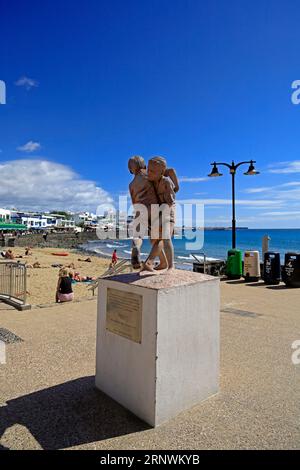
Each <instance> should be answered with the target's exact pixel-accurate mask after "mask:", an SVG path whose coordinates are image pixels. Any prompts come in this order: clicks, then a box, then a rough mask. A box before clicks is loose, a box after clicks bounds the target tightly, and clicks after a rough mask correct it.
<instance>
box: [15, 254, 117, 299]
mask: <svg viewBox="0 0 300 470" xmlns="http://www.w3.org/2000/svg"><path fill="white" fill-rule="evenodd" d="M60 252H64V253H66V252H67V253H69V255H68V256H66V257H62V256H54V255H53V254H52V253H60ZM13 253H14V255H24V248H21V247H16V248H14V249H13ZM88 257H89V258H90V259H91V260H92V261H91V263H87V262H84V261H78V259H79V258H80V259H86V258H88ZM37 261H38V262H39V263H40V265H41V267H40V268H28V270H27V273H28V277H27V291H28V294H27V295H28V297H27V303H29V304H31V305H32V306H35V305H48V304H54V303H55V291H56V284H57V279H58V272H59V269H60V268H59V267H53V266H52V265H55V264H62V265H63V266H69V265H71V264H72V263H73V264H74V266H75V269H70V271H78V272H79V273H80V275H81V276H90V277H99V276H100V275H101V274H102V273H104V271H106V269H107V268H108V266H109V263H110V260H109V259H108V258H107V259H106V258H99V257H98V256H91V255H89V254H86V253H83V252H79V251H76V250H73V251H70V250H64V249H62V248H59V249H55V248H33V249H32V255H30V256H28V257H26V258H22V259H20V262H22V263H23V262H24V263H25V262H26V263H28V264H31V265H33V264H34V263H35V262H37ZM89 286H90V284H89V283H85V282H77V283H75V284H73V291H74V298H75V300H82V299H87V298H92V295H93V294H92V291H91V290H89Z"/></svg>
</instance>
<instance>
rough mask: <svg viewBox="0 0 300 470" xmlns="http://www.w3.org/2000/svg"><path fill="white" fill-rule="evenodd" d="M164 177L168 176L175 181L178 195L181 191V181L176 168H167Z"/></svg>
mask: <svg viewBox="0 0 300 470" xmlns="http://www.w3.org/2000/svg"><path fill="white" fill-rule="evenodd" d="M164 176H168V177H169V178H170V179H171V180H172V181H173V184H174V191H175V193H177V192H178V191H179V181H178V177H177V174H176V171H175V170H174V168H167V169H166V171H165V175H164Z"/></svg>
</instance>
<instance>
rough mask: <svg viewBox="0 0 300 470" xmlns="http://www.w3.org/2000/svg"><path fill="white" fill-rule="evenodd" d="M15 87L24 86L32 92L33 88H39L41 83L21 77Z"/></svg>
mask: <svg viewBox="0 0 300 470" xmlns="http://www.w3.org/2000/svg"><path fill="white" fill-rule="evenodd" d="M15 85H17V86H23V87H24V88H26V90H30V89H31V88H34V87H38V86H39V82H38V81H36V80H34V79H33V78H29V77H21V78H19V80H17V81H16V82H15Z"/></svg>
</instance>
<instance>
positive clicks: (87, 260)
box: [77, 258, 92, 263]
mask: <svg viewBox="0 0 300 470" xmlns="http://www.w3.org/2000/svg"><path fill="white" fill-rule="evenodd" d="M77 261H84V262H85V263H91V262H92V260H91V258H86V259H81V258H78V260H77Z"/></svg>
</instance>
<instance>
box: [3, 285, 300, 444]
mask: <svg viewBox="0 0 300 470" xmlns="http://www.w3.org/2000/svg"><path fill="white" fill-rule="evenodd" d="M221 290H222V312H221V391H220V393H219V394H218V395H216V396H214V397H212V398H210V399H208V400H207V401H205V402H203V403H200V404H199V405H197V406H195V407H194V408H192V409H190V410H188V411H185V412H183V413H181V414H180V415H178V416H177V417H176V418H175V419H172V420H171V421H169V422H168V423H166V424H164V425H162V426H160V427H159V428H157V429H151V428H149V427H148V426H147V425H145V424H144V423H143V422H141V421H140V420H139V419H137V418H136V417H135V416H133V415H132V414H131V413H129V412H128V411H126V410H125V409H123V408H122V407H121V406H119V405H118V404H116V403H115V402H113V401H112V400H111V399H109V398H108V397H106V396H105V395H103V394H102V393H100V392H98V391H97V390H95V388H94V374H95V332H96V301H95V300H89V301H83V302H79V303H74V304H73V305H57V306H54V307H48V308H35V309H33V310H31V311H26V312H23V313H22V312H17V311H15V310H13V309H11V308H9V307H7V306H5V305H4V304H0V327H2V328H6V329H8V330H9V331H11V332H13V333H14V334H15V335H17V336H18V337H20V338H21V339H23V341H18V342H13V343H10V344H7V346H6V352H7V363H6V364H5V365H4V364H2V365H1V364H0V448H2V449H68V448H74V449H79V448H81V449H254V448H255V449H271V448H280V449H288V448H291V449H300V365H298V366H296V365H293V364H292V361H291V356H292V352H293V350H292V348H291V345H292V343H293V341H295V340H300V290H299V289H285V288H282V287H281V286H278V287H274V288H268V287H266V286H263V285H257V284H256V285H249V284H248V285H245V284H242V283H240V282H239V281H232V282H230V283H227V282H222V283H221ZM128 367H130V364H129V365H128Z"/></svg>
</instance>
